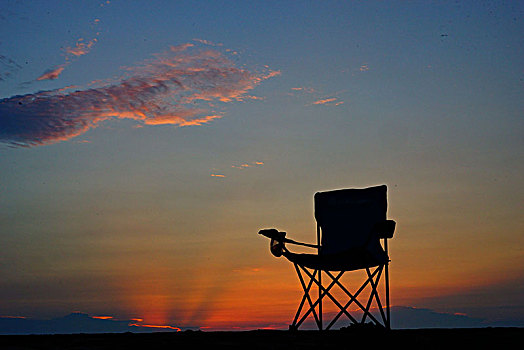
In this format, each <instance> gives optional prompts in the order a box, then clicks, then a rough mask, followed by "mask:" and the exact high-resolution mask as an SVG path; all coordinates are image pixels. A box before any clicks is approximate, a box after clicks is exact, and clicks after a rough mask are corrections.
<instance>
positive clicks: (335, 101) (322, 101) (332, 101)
mask: <svg viewBox="0 0 524 350" xmlns="http://www.w3.org/2000/svg"><path fill="white" fill-rule="evenodd" d="M343 103H344V101H340V100H339V99H338V98H337V97H330V98H323V99H320V100H317V101H315V102H313V103H312V104H314V105H327V104H331V105H335V106H339V105H341V104H343Z"/></svg>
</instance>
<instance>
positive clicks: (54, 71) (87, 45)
mask: <svg viewBox="0 0 524 350" xmlns="http://www.w3.org/2000/svg"><path fill="white" fill-rule="evenodd" d="M99 23H100V20H99V19H95V20H94V21H93V26H97V25H98V24H99ZM99 34H100V32H97V33H96V36H98V35H99ZM97 41H98V39H97V38H96V37H95V38H93V39H91V40H89V41H85V40H84V38H79V39H78V40H77V41H76V43H75V45H74V46H68V47H66V48H65V49H64V54H65V62H64V63H62V64H61V65H59V66H56V67H54V68H50V69H48V70H46V71H45V72H44V73H43V74H42V75H41V76H39V77H38V78H37V79H36V80H37V81H42V80H54V79H57V78H58V76H59V75H60V74H61V73H62V72H63V71H64V69H65V68H66V67H67V66H68V65H70V64H71V63H72V62H73V61H74V60H75V59H76V58H78V57H80V56H84V55H87V54H88V53H89V51H91V48H92V47H93V45H95V43H96V42H97Z"/></svg>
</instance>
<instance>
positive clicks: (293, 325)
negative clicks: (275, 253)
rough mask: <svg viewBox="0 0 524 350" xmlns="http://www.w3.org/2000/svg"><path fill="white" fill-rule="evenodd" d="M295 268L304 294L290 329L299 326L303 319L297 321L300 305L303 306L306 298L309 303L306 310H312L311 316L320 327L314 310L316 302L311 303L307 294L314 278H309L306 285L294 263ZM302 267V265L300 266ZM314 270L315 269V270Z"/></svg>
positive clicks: (300, 309)
mask: <svg viewBox="0 0 524 350" xmlns="http://www.w3.org/2000/svg"><path fill="white" fill-rule="evenodd" d="M294 265H295V270H296V271H297V275H298V279H299V280H300V284H301V285H302V289H303V290H304V295H303V296H302V300H301V302H300V305H299V307H298V310H297V313H296V314H295V318H294V319H293V323H292V324H291V326H290V329H291V328H292V327H293V328H296V329H298V327H300V324H302V322H303V319H301V320H300V322H298V323H297V320H298V317H299V316H300V313H301V311H302V307H303V306H304V303H305V301H306V300H307V301H308V303H309V310H308V311H307V314H309V313H310V312H313V316H314V318H315V322H316V323H317V326H318V327H319V328H320V320H319V318H318V316H317V313H316V311H315V305H316V304H317V302H318V301H317V302H315V303H313V302H312V301H311V298H310V296H309V291H310V289H311V286H312V285H313V282H314V279H312V278H310V280H309V283H308V285H307V286H306V284H305V282H304V279H303V278H302V274H301V273H300V269H299V268H298V265H297V264H296V263H295V264H294ZM301 267H302V266H301ZM315 272H316V271H315Z"/></svg>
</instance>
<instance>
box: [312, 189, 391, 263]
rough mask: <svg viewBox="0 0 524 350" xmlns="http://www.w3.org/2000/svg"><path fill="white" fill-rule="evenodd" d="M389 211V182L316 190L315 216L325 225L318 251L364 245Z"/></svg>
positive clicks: (322, 226) (324, 252) (328, 252)
mask: <svg viewBox="0 0 524 350" xmlns="http://www.w3.org/2000/svg"><path fill="white" fill-rule="evenodd" d="M386 211H387V186H386V185H380V186H374V187H368V188H362V189H343V190H335V191H327V192H317V193H316V194H315V219H316V220H317V224H318V225H319V226H320V228H321V229H322V240H321V249H320V253H319V254H334V253H339V252H342V251H345V250H348V249H352V248H360V247H364V246H365V245H366V243H368V242H369V239H370V235H371V232H372V230H373V227H374V226H375V224H377V223H379V222H383V221H384V220H386ZM376 240H377V242H378V238H376Z"/></svg>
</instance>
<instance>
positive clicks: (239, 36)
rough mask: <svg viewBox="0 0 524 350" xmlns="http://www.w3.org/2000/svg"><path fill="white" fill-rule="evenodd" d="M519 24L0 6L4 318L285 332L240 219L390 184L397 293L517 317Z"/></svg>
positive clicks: (296, 212) (144, 7)
mask: <svg viewBox="0 0 524 350" xmlns="http://www.w3.org/2000/svg"><path fill="white" fill-rule="evenodd" d="M523 14H524V2H521V1H507V2H506V1H465V2H463V1H460V2H456V1H439V2H430V1H417V2H397V1H392V2H374V1H369V2H353V1H245V2H244V1H116V0H111V1H6V0H2V1H0V167H1V171H0V179H1V181H0V208H1V210H0V247H1V249H2V252H1V254H0V317H1V316H10V317H28V318H39V319H50V318H56V317H62V316H64V315H67V314H70V313H72V312H83V313H86V314H89V315H92V316H94V317H112V318H113V319H115V320H131V319H135V320H140V321H136V322H139V323H140V324H144V325H146V324H147V325H157V326H171V327H180V328H183V327H200V328H201V329H255V328H262V327H274V328H286V327H287V325H288V324H289V323H290V322H291V321H292V318H293V316H294V314H295V311H296V307H297V305H298V302H299V301H300V297H301V287H300V284H299V282H298V280H297V277H296V275H295V271H294V269H293V266H292V265H291V264H290V263H289V262H288V261H286V260H285V259H284V258H281V259H276V258H274V257H273V256H272V255H271V254H270V252H269V249H268V240H267V239H265V238H263V237H261V236H259V235H258V234H257V232H258V230H260V229H262V228H271V227H275V228H278V229H280V230H283V231H286V232H288V236H289V237H291V238H293V239H297V240H302V241H307V242H313V241H314V240H315V237H316V231H315V221H314V216H313V195H314V193H315V192H317V191H324V190H332V189H340V188H361V187H367V186H372V185H378V184H386V185H388V204H389V207H388V217H389V218H390V219H393V220H395V221H396V222H397V231H396V233H395V237H394V238H393V240H391V242H390V256H391V259H392V262H391V265H390V274H391V277H390V280H391V303H392V305H393V306H397V307H400V306H403V307H409V308H417V309H428V310H431V311H435V312H438V313H445V314H450V315H460V316H464V317H468V318H474V319H481V320H482V322H484V323H483V324H485V325H494V324H505V325H516V326H524V251H523V246H524V217H523V208H524V207H523V204H524V185H523V184H524V89H523V83H524V35H523V33H524V22H523V21H524V17H523ZM392 317H393V321H394V317H395V314H393V316H392ZM422 325H423V324H422Z"/></svg>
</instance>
